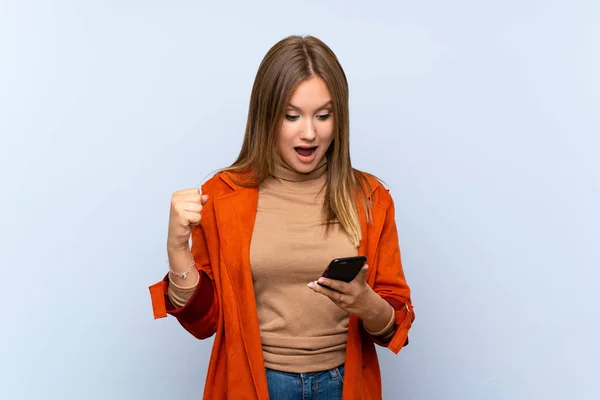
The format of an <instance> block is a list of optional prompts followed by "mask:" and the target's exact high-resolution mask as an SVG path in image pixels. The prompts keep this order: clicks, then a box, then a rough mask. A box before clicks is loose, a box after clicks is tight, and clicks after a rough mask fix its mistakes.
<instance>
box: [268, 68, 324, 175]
mask: <svg viewBox="0 0 600 400" xmlns="http://www.w3.org/2000/svg"><path fill="white" fill-rule="evenodd" d="M332 112H333V111H332V105H331V96H330V95H329V89H328V88H327V85H326V84H325V82H324V81H323V79H321V78H320V77H318V76H313V77H311V78H309V79H307V80H305V81H303V82H301V83H300V84H299V85H298V87H297V88H296V90H295V91H294V93H293V94H292V98H291V99H290V102H289V104H288V106H287V111H286V114H285V117H284V118H283V123H282V125H281V130H280V131H279V138H278V141H277V151H278V152H279V155H280V156H281V158H283V160H284V161H285V162H286V163H287V164H288V165H289V166H290V167H292V168H293V169H294V170H296V171H297V172H300V173H309V172H311V171H313V170H314V169H315V168H316V166H317V165H318V164H319V162H320V161H321V160H322V159H323V157H324V156H325V152H326V151H327V149H328V148H329V145H330V144H331V141H332V140H333V131H334V122H333V114H332Z"/></svg>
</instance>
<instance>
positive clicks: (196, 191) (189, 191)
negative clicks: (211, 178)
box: [175, 188, 200, 195]
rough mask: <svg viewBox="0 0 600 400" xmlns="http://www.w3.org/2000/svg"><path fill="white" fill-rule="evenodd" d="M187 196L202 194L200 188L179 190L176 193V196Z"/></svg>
mask: <svg viewBox="0 0 600 400" xmlns="http://www.w3.org/2000/svg"><path fill="white" fill-rule="evenodd" d="M186 194H200V189H198V188H191V189H183V190H178V191H177V192H176V193H175V195H186Z"/></svg>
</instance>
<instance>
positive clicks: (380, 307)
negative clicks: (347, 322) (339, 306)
mask: <svg viewBox="0 0 600 400" xmlns="http://www.w3.org/2000/svg"><path fill="white" fill-rule="evenodd" d="M372 295H373V300H372V303H371V306H370V307H369V312H368V313H366V314H365V315H363V316H362V317H361V320H362V321H363V325H364V326H365V328H366V329H367V331H368V332H370V333H378V332H382V331H383V330H384V329H385V328H386V327H389V326H390V325H391V324H390V323H391V321H393V319H394V315H395V310H394V307H392V306H391V305H390V303H388V302H387V301H385V300H384V299H382V298H381V297H380V296H379V295H378V294H377V293H375V292H373V294H372ZM386 331H387V329H386Z"/></svg>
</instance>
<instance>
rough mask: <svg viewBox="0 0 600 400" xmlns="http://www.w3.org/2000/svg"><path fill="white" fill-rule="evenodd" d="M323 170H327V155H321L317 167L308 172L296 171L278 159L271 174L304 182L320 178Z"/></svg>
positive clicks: (323, 172)
mask: <svg viewBox="0 0 600 400" xmlns="http://www.w3.org/2000/svg"><path fill="white" fill-rule="evenodd" d="M325 172H327V157H323V158H322V159H321V161H319V164H317V167H316V168H315V169H313V170H312V171H311V172H308V173H302V172H298V171H296V170H295V169H293V168H292V167H291V166H290V165H289V164H288V163H286V162H285V161H284V160H282V159H280V161H279V162H278V163H277V164H276V166H275V171H274V172H273V176H274V177H276V178H279V179H283V180H286V181H292V182H304V181H309V180H313V179H317V178H320V177H321V176H323V175H324V174H325Z"/></svg>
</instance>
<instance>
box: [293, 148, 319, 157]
mask: <svg viewBox="0 0 600 400" xmlns="http://www.w3.org/2000/svg"><path fill="white" fill-rule="evenodd" d="M294 150H296V153H298V154H299V155H301V156H302V157H310V156H312V155H313V154H314V153H315V151H317V147H316V146H315V147H294Z"/></svg>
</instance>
